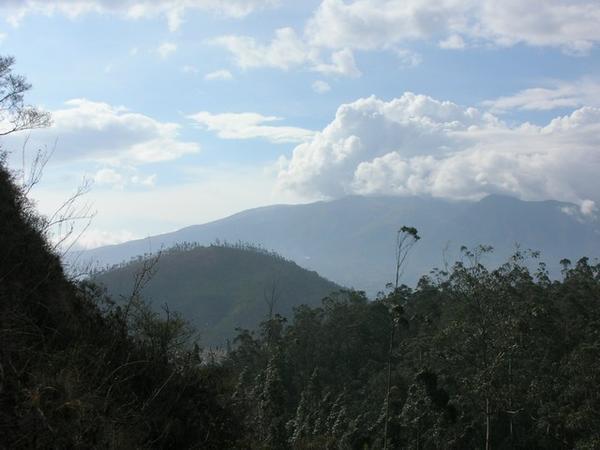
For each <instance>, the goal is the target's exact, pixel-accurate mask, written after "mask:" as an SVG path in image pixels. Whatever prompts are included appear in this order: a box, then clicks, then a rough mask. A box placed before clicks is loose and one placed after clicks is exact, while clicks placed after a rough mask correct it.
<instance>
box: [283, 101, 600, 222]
mask: <svg viewBox="0 0 600 450" xmlns="http://www.w3.org/2000/svg"><path fill="white" fill-rule="evenodd" d="M599 150H600V109H598V108H593V107H583V108H580V109H577V110H576V111H574V112H573V113H572V114H570V115H567V116H563V117H557V118H556V119H554V120H552V121H551V122H550V123H548V124H547V125H545V126H537V125H532V124H530V123H523V124H520V125H517V126H509V125H507V124H505V123H504V122H502V121H501V120H499V119H498V118H497V117H496V116H494V115H493V114H491V113H489V112H484V111H481V110H479V109H476V108H472V107H462V106H460V105H457V104H454V103H451V102H447V101H439V100H435V99H433V98H431V97H427V96H423V95H415V94H413V93H405V94H404V95H402V96H401V97H399V98H395V99H392V100H390V101H383V100H380V99H378V98H376V97H369V98H363V99H359V100H357V101H355V102H353V103H350V104H345V105H342V106H340V107H339V109H338V110H337V113H336V116H335V118H334V120H333V121H332V122H331V123H330V124H329V125H327V127H325V128H324V129H323V130H322V131H321V132H318V133H316V134H315V136H314V138H313V139H312V140H311V141H309V142H306V143H302V144H300V145H298V146H297V147H296V148H295V149H294V152H293V154H292V156H291V158H290V159H286V158H282V159H281V160H280V161H279V177H278V178H279V185H280V187H282V188H285V189H291V190H293V191H296V192H301V193H304V194H307V195H324V196H328V197H336V196H342V195H347V194H367V195H368V194H390V195H431V196H435V197H444V198H454V199H478V198H481V197H483V196H485V195H487V194H490V193H503V194H508V195H515V196H518V197H520V198H523V199H558V200H564V201H571V202H575V203H578V204H579V205H580V206H581V208H582V211H584V210H585V211H590V210H591V207H590V205H591V203H589V201H594V202H597V201H598V200H599V198H598V197H599V194H598V192H600V181H598V177H597V173H600V156H599V154H600V153H599Z"/></svg>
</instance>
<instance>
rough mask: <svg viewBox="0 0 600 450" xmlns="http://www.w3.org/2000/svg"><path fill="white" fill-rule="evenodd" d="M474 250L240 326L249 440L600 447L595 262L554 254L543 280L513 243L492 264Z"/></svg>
mask: <svg viewBox="0 0 600 450" xmlns="http://www.w3.org/2000/svg"><path fill="white" fill-rule="evenodd" d="M479 253H480V251H478V252H468V251H466V252H465V261H464V262H461V263H457V264H456V265H455V266H454V267H453V268H452V270H451V271H450V273H442V272H437V273H433V274H431V276H429V277H425V278H422V279H421V281H420V283H419V285H418V287H417V288H416V289H415V290H411V289H408V288H406V287H400V288H398V289H397V290H395V291H394V292H391V293H390V294H388V295H386V296H384V297H382V298H380V299H379V300H377V301H374V302H370V301H368V300H367V299H366V298H365V297H364V295H362V294H360V293H357V292H343V293H340V294H338V295H334V296H331V297H329V298H328V299H325V300H324V302H323V305H322V306H321V307H319V308H310V307H302V308H298V309H297V311H296V314H295V316H294V320H293V321H292V322H291V323H289V324H286V323H285V322H283V321H281V320H279V319H273V320H270V321H267V322H264V323H263V325H262V327H261V329H260V331H259V332H258V333H243V334H241V335H240V336H239V337H238V340H237V346H236V349H235V350H234V351H233V352H232V353H231V355H230V358H229V361H228V364H229V366H230V367H231V368H232V370H233V372H234V373H236V374H237V375H236V379H237V386H236V389H235V391H234V393H233V396H232V401H233V402H234V404H235V405H236V408H235V409H236V411H238V413H239V414H240V417H241V420H242V421H243V422H244V423H245V424H246V430H247V433H248V434H247V435H246V437H245V439H246V441H245V442H246V443H245V445H246V446H247V448H257V449H258V448H273V449H283V448H294V449H328V448H330V449H381V448H390V449H392V448H393V449H440V448H444V449H457V450H458V449H482V448H485V449H492V448H495V449H509V448H519V449H550V448H552V449H572V448H577V449H595V448H600V428H599V426H598V424H600V390H599V389H598V385H599V383H600V334H599V332H598V330H599V329H600V265H598V264H590V263H589V261H588V260H586V259H582V260H580V261H579V262H577V263H576V264H574V265H571V264H570V263H569V262H568V261H563V266H564V271H563V276H564V278H563V280H562V281H551V280H550V279H549V278H548V274H547V272H546V270H545V267H544V265H543V264H540V265H539V269H538V270H537V271H535V272H534V273H530V272H529V270H528V269H527V268H526V267H525V266H524V263H525V262H526V261H525V259H524V255H522V254H517V255H515V256H514V258H512V259H511V260H510V261H509V262H507V263H506V264H505V265H503V266H502V267H500V268H498V269H497V270H494V271H488V270H486V269H485V268H484V267H483V266H481V265H480V264H479V263H478V255H479ZM479 256H480V255H479ZM392 333H393V334H392ZM391 336H394V340H393V345H392V346H391V347H390V338H391ZM388 370H389V371H388ZM388 377H389V378H388ZM388 393H389V402H386V398H388ZM387 404H389V409H388V408H386V405H387ZM386 417H387V420H386ZM386 422H387V424H388V426H387V429H388V431H387V443H385V442H384V436H385V435H386V434H385V428H386V426H385V424H386Z"/></svg>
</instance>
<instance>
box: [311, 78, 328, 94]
mask: <svg viewBox="0 0 600 450" xmlns="http://www.w3.org/2000/svg"><path fill="white" fill-rule="evenodd" d="M312 90H313V91H315V92H316V93H317V94H324V93H326V92H329V91H330V90H331V86H329V83H327V82H326V81H323V80H316V81H314V82H313V84H312Z"/></svg>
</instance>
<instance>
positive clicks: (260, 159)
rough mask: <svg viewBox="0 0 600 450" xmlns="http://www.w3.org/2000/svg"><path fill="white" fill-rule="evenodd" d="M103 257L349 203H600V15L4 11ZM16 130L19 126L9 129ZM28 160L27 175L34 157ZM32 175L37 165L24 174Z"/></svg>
mask: <svg viewBox="0 0 600 450" xmlns="http://www.w3.org/2000/svg"><path fill="white" fill-rule="evenodd" d="M0 13H1V16H0V17H2V18H3V19H0V54H2V55H12V56H14V57H15V58H16V64H15V66H14V71H15V72H16V73H19V74H23V75H25V76H26V77H27V79H28V80H29V81H30V82H31V83H32V85H33V88H32V89H31V91H30V92H29V94H28V97H27V101H28V103H30V104H32V105H35V106H38V107H40V108H42V109H44V110H47V111H49V112H50V113H51V114H52V118H53V123H52V126H51V127H49V128H46V129H41V130H34V131H31V132H23V133H16V134H12V135H10V136H7V137H5V138H3V139H2V140H1V141H0V145H1V146H2V148H3V149H4V150H6V151H8V152H9V154H10V156H9V164H10V165H11V167H12V168H13V169H15V170H25V172H27V171H28V170H30V169H31V164H32V163H31V161H32V159H33V157H34V155H35V153H36V151H37V149H45V150H46V151H50V152H51V153H52V156H51V158H50V160H49V161H48V163H47V165H46V167H45V169H44V174H43V179H42V181H41V182H40V183H39V184H38V185H37V186H36V187H35V188H34V189H33V190H32V192H31V195H32V197H33V198H34V199H35V201H36V204H37V206H38V208H39V209H40V211H42V212H43V213H44V214H47V215H52V214H53V212H54V211H56V209H57V208H59V206H60V205H61V204H62V203H63V202H64V201H65V199H67V198H69V196H70V195H72V193H73V192H75V191H76V190H77V188H78V186H81V184H82V183H87V184H89V186H90V190H89V192H88V193H87V194H86V195H85V196H84V197H83V198H82V201H83V202H85V203H86V204H89V205H91V208H92V209H93V211H95V217H94V219H93V221H92V223H91V224H90V225H89V228H88V229H87V231H86V232H85V234H84V235H83V236H81V238H80V239H79V242H78V245H79V246H81V247H86V248H92V247H96V246H100V245H107V244H112V243H118V242H121V241H125V240H130V239H133V238H142V237H146V236H149V235H154V234H158V233H162V232H167V231H172V230H175V229H178V228H181V227H184V226H188V225H192V224H199V223H205V222H208V221H211V220H216V219H218V218H222V217H225V216H227V215H230V214H233V213H236V212H239V211H241V210H244V209H248V208H253V207H258V206H263V205H269V204H274V203H303V202H310V201H315V200H322V199H333V198H338V197H342V196H345V195H401V196H407V195H420V196H434V197H440V198H447V199H461V200H465V199H466V200H477V199H480V198H482V197H484V196H485V195H488V194H504V195H512V196H515V197H518V198H521V199H524V200H545V199H554V200H561V201H567V202H572V203H574V204H576V205H577V206H578V207H579V208H580V211H581V213H583V214H585V215H596V214H597V213H598V206H597V205H600V177H599V176H598V174H600V48H599V47H600V0H529V1H527V2H524V1H519V0H504V1H502V2H497V1H493V0H435V1H434V0H354V1H350V0H303V1H301V2H299V1H292V0H165V1H154V0H153V1H150V0H19V1H17V0H3V1H1V2H0ZM0 126H1V124H0ZM23 149H25V158H23V155H22V152H23ZM23 160H25V164H23Z"/></svg>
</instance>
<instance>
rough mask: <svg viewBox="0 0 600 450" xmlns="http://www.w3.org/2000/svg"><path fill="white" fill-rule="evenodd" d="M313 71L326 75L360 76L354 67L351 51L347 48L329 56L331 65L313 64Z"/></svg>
mask: <svg viewBox="0 0 600 450" xmlns="http://www.w3.org/2000/svg"><path fill="white" fill-rule="evenodd" d="M313 70H315V71H316V72H321V73H323V74H326V75H342V76H348V77H359V76H360V75H361V73H360V70H358V68H357V67H356V62H355V61H354V54H353V53H352V50H350V49H347V48H345V49H343V50H340V51H338V52H334V53H333V54H332V55H331V63H317V64H315V65H314V67H313Z"/></svg>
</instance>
